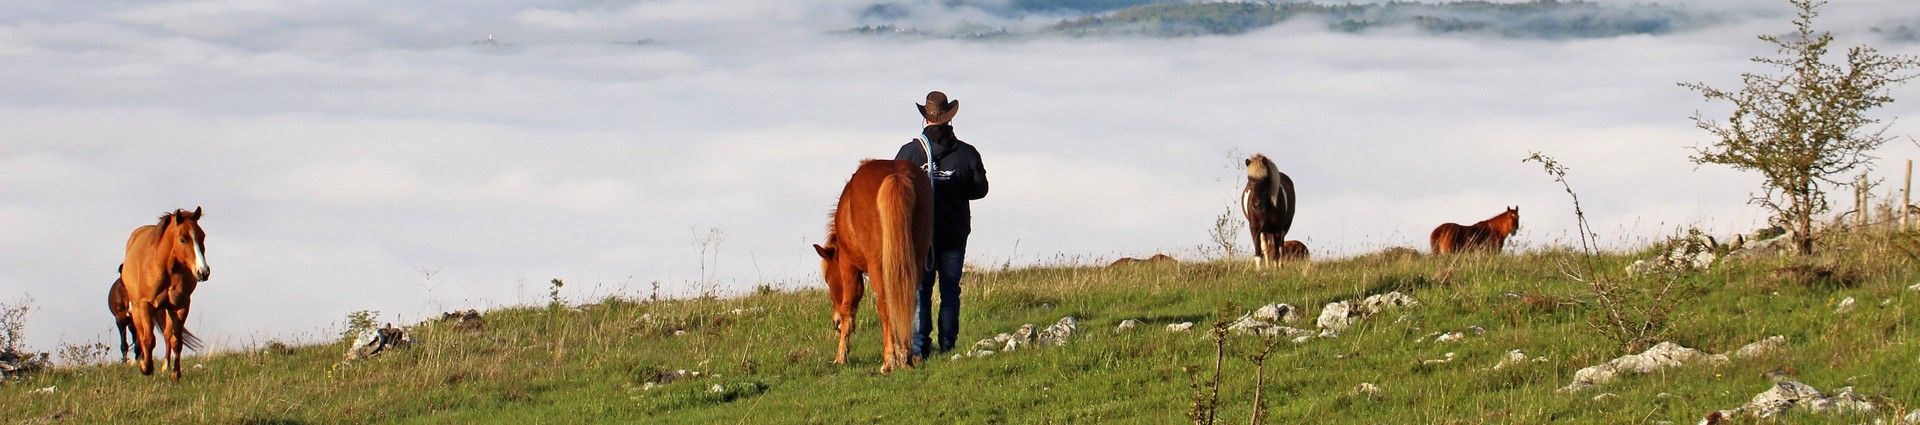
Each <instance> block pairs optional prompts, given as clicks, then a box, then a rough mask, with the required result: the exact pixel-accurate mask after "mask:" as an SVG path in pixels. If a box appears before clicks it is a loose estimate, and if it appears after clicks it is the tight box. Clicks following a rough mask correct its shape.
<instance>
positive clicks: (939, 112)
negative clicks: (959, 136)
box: [913, 91, 960, 124]
mask: <svg viewBox="0 0 1920 425" xmlns="http://www.w3.org/2000/svg"><path fill="white" fill-rule="evenodd" d="M913 107H914V108H917V109H919V110H920V116H921V117H923V118H926V119H927V122H931V123H934V124H946V123H948V122H950V121H953V116H954V115H955V114H958V113H960V101H958V100H954V101H948V100H947V94H946V93H941V92H938V91H931V92H927V104H925V105H921V104H917V103H916V104H914V105H913Z"/></svg>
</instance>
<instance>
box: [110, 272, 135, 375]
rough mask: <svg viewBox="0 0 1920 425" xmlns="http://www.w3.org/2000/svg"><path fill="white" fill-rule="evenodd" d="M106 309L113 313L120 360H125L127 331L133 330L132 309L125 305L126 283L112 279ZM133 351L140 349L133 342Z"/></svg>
mask: <svg viewBox="0 0 1920 425" xmlns="http://www.w3.org/2000/svg"><path fill="white" fill-rule="evenodd" d="M107 311H108V312H112V313H113V327H114V328H115V329H117V330H119V332H120V361H123V362H124V361H127V358H128V357H127V333H128V332H131V331H133V311H132V310H130V309H129V307H128V306H127V283H126V282H123V281H121V280H120V279H118V278H115V279H113V287H112V288H108V289H107ZM133 347H134V348H133V351H140V346H139V345H138V344H135V345H134V346H133Z"/></svg>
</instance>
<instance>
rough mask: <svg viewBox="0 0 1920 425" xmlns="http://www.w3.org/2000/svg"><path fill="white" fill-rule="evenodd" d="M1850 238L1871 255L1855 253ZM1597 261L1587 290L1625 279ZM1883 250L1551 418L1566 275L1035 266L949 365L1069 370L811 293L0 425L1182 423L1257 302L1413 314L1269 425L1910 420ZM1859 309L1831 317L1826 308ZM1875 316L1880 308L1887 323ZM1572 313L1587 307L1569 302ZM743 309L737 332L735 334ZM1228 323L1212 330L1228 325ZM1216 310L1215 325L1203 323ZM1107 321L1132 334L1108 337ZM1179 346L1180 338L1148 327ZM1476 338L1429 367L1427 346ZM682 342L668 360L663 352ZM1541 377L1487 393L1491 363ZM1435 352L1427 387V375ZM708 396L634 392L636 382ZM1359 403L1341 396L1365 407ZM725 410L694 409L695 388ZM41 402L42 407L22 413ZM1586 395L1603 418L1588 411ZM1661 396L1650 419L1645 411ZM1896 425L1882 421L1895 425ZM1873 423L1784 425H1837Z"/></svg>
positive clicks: (69, 382) (1903, 336)
mask: <svg viewBox="0 0 1920 425" xmlns="http://www.w3.org/2000/svg"><path fill="white" fill-rule="evenodd" d="M1865 239H1871V238H1865ZM1645 255H1646V253H1636V254H1634V255H1609V256H1606V257H1604V258H1603V259H1602V263H1603V265H1602V267H1603V268H1604V270H1607V271H1608V273H1612V274H1617V271H1618V270H1620V269H1621V268H1622V267H1624V266H1625V264H1626V263H1628V262H1630V261H1631V260H1632V258H1635V257H1640V256H1645ZM1906 258H1907V257H1905V256H1902V255H1900V254H1898V252H1897V250H1895V249H1894V248H1892V244H1891V243H1883V242H1873V241H1868V242H1858V243H1854V244H1852V245H1847V246H1845V247H1842V248H1838V249H1835V250H1833V253H1832V254H1828V255H1825V256H1822V257H1819V258H1813V259H1799V260H1795V259H1767V260H1751V261H1732V262H1725V263H1722V265H1720V266H1718V267H1716V268H1715V269H1714V270H1713V271H1711V272H1708V273H1705V274H1701V275H1697V276H1693V277H1690V278H1687V279H1686V280H1685V281H1684V282H1683V285H1682V287H1683V289H1682V291H1683V292H1682V296H1681V299H1682V305H1681V306H1680V308H1679V310H1678V311H1677V312H1676V315H1675V320H1674V322H1673V327H1672V329H1671V332H1670V333H1669V334H1668V336H1669V338H1667V339H1668V340H1671V341H1675V342H1678V343H1681V344H1683V345H1686V346H1689V347H1695V348H1699V349H1702V350H1706V351H1710V352H1716V353H1717V352H1724V351H1728V350H1732V349H1734V348H1738V347H1740V346H1741V345H1744V344H1747V343H1749V342H1753V341H1756V340H1759V339H1761V338H1764V337H1766V336H1769V335H1785V336H1786V338H1787V341H1788V345H1787V349H1786V350H1784V351H1783V352H1780V353H1777V354H1773V355H1769V356H1763V357H1761V358H1756V359H1748V360H1735V361H1732V362H1730V363H1728V364H1725V365H1720V366H1712V365H1695V366H1689V367H1685V368H1680V369H1673V370H1670V371H1666V372H1662V373H1655V374H1649V375H1638V376H1627V377H1624V378H1622V379H1620V380H1618V381H1615V382H1613V383H1611V384H1608V385H1606V386H1603V387H1602V388H1601V389H1599V390H1597V391H1589V392H1584V393H1579V394H1559V393H1556V392H1555V391H1554V390H1555V389H1557V388H1559V387H1561V386H1564V385H1566V384H1567V383H1568V382H1569V381H1570V380H1571V379H1572V376H1573V373H1574V371H1575V370H1578V369H1580V368H1582V367H1585V366H1588V365H1592V364H1595V363H1599V362H1603V361H1605V360H1607V359H1610V358H1613V357H1617V356H1619V355H1621V354H1624V351H1623V348H1622V347H1620V346H1619V344H1616V343H1613V342H1611V341H1609V340H1606V339H1604V338H1602V337H1600V336H1598V334H1596V333H1594V332H1593V331H1591V330H1590V329H1589V327H1588V324H1587V323H1588V322H1587V319H1586V318H1587V317H1588V316H1589V314H1590V313H1592V311H1590V310H1589V309H1590V308H1591V307H1585V306H1574V307H1566V308H1560V309H1557V310H1550V309H1537V308H1529V307H1526V306H1524V305H1520V304H1518V303H1516V302H1515V301H1513V300H1512V299H1511V298H1507V297H1503V296H1502V294H1503V293H1506V292H1518V293H1525V294H1542V295H1551V296H1557V297H1566V298H1572V299H1586V298H1587V297H1585V296H1584V295H1583V294H1584V293H1585V288H1584V287H1583V286H1580V285H1579V284H1577V283H1575V282H1572V281H1570V280H1568V279H1567V278H1565V277H1564V276H1563V275H1562V274H1561V272H1560V268H1561V266H1562V264H1565V263H1569V262H1572V261H1575V259H1576V257H1574V256H1573V255H1572V254H1570V253H1567V252H1538V253H1526V254H1518V255H1507V256H1498V257H1456V258H1421V259H1414V260H1385V259H1378V258H1361V259H1352V260H1342V261H1331V262H1320V263H1314V264H1311V265H1304V266H1302V265H1295V266H1292V267H1288V268H1285V269H1282V270H1277V271H1267V272H1261V271H1254V270H1250V269H1249V268H1248V267H1247V264H1245V263H1242V262H1235V263H1207V264H1184V265H1178V266H1154V265H1148V266H1139V267H1125V268H1117V269H1109V268H1096V267H1042V268H1031V269H1020V270H1009V271H995V272H975V273H973V274H971V275H969V277H968V278H967V281H966V283H965V307H964V308H963V315H962V324H963V334H962V338H961V345H962V346H967V345H970V343H971V342H972V341H974V340H978V339H981V338H986V337H990V336H992V335H993V334H995V333H999V332H1009V331H1012V330H1013V329H1015V328H1017V327H1019V326H1020V325H1021V324H1025V323H1033V324H1035V325H1038V326H1043V327H1044V326H1046V325H1047V324H1050V323H1052V322H1054V321H1055V320H1058V319H1059V318H1060V317H1062V316H1074V317H1076V318H1078V319H1079V320H1080V324H1081V325H1080V332H1079V333H1078V334H1077V335H1076V336H1075V338H1074V341H1073V342H1072V343H1071V344H1070V345H1067V346H1063V347H1051V348H1039V349H1034V350H1030V351H1019V352H1012V353H1001V354H996V355H993V356H989V357H985V358H978V359H963V360H958V361H955V360H949V359H948V358H946V357H944V356H943V357H938V358H935V359H933V360H931V361H929V362H927V363H926V364H925V365H924V366H923V367H919V368H916V369H911V370H906V371H902V372H897V373H893V374H891V375H881V374H879V373H878V366H879V365H878V362H879V348H878V344H877V343H878V339H877V338H878V337H877V335H876V333H875V332H876V331H877V329H878V328H879V327H878V325H877V324H876V323H874V314H873V310H872V307H870V305H871V304H870V301H869V304H867V305H863V306H862V309H861V313H860V314H861V322H862V325H861V329H860V332H859V334H858V335H857V339H856V340H855V342H856V346H855V350H854V353H853V354H854V355H853V364H851V365H846V366H837V365H832V364H829V363H828V362H829V360H830V359H831V358H832V351H833V344H834V337H833V333H832V332H831V331H830V330H829V328H828V326H829V325H828V317H829V315H828V308H827V307H828V305H827V299H826V295H825V293H824V292H823V291H820V290H809V291H801V292H795V293H768V294H758V295H752V296H747V297H743V298H737V299H720V300H678V301H660V302H636V301H626V300H617V299H610V300H607V301H605V302H600V303H596V304H592V305H586V306H581V307H580V308H578V309H574V310H549V309H546V308H515V309H505V310H497V311H491V312H487V313H486V316H485V318H486V327H485V329H483V330H480V331H471V332H470V331H462V330H456V329H453V328H452V327H451V326H450V325H446V324H431V323H430V324H423V325H420V326H417V327H415V328H414V329H413V331H414V333H415V335H416V336H417V337H418V338H420V339H421V340H423V341H424V344H423V345H420V346H417V347H414V348H412V349H408V350H405V351H398V352H393V353H390V354H387V355H383V356H380V357H377V358H374V359H372V360H368V361H363V362H359V363H354V364H352V365H349V366H339V367H336V363H337V362H338V361H339V360H340V354H341V352H342V350H343V348H344V347H343V346H342V345H340V344H337V343H336V344H327V345H316V346H306V347H296V348H295V349H294V350H293V351H292V352H291V353H290V354H288V353H283V354H274V353H268V352H265V351H264V350H263V351H262V352H251V353H231V354H220V355H214V356H203V357H195V358H191V359H189V360H187V362H186V363H188V364H195V363H199V364H204V365H205V366H206V367H205V368H204V369H197V370H189V371H188V372H187V374H186V376H185V378H184V379H183V380H182V381H181V382H180V383H178V384H172V383H168V382H167V381H166V380H165V379H163V378H147V377H142V376H139V374H138V373H137V372H136V371H135V370H133V369H132V368H131V367H128V366H125V365H105V366H91V367H77V368H62V369H58V370H55V371H52V372H48V373H43V374H40V375H36V376H32V377H29V378H27V379H24V380H21V381H17V382H12V383H8V384H4V385H0V412H5V414H4V418H0V420H6V421H24V422H38V421H46V420H50V419H51V420H53V422H69V421H71V422H90V423H130V422H167V423H173V422H189V423H364V422H407V423H475V422H484V423H581V422H627V423H632V422H646V423H702V424H705V423H756V424H758V423H832V424H839V423H943V424H944V423H1020V424H1026V423H1179V422H1186V421H1188V420H1187V419H1186V414H1187V412H1189V411H1190V410H1191V407H1192V400H1193V395H1194V390H1195V388H1196V387H1195V385H1196V383H1197V382H1199V381H1200V380H1201V379H1202V377H1205V376H1210V374H1211V364H1212V358H1213V357H1212V356H1213V349H1214V348H1213V343H1212V341H1211V340H1209V339H1207V338H1205V337H1204V336H1203V335H1204V332H1202V331H1203V330H1204V328H1205V327H1206V326H1207V324H1208V323H1209V322H1212V321H1215V320H1220V319H1223V318H1224V319H1228V320H1231V319H1232V318H1234V317H1237V316H1238V315H1239V314H1241V313H1243V312H1245V311H1247V310H1250V309H1252V308H1255V307H1258V306H1260V305H1264V304H1267V303H1275V302H1280V303H1288V304H1292V305H1295V306H1299V307H1302V308H1304V309H1305V310H1306V311H1305V313H1306V314H1305V315H1304V316H1305V317H1304V320H1303V322H1302V323H1300V324H1297V325H1296V326H1300V327H1310V326H1311V321H1312V318H1313V317H1314V316H1315V315H1317V314H1318V313H1319V310H1320V307H1321V306H1322V305H1324V304H1325V303H1327V302H1329V301H1336V300H1344V299H1350V298H1356V297H1360V296H1364V295H1367V294H1372V293H1378V292H1381V291H1385V290H1401V291H1405V292H1406V293H1408V294H1410V295H1412V296H1414V297H1415V298H1418V299H1419V300H1420V301H1421V303H1422V305H1420V306H1416V307H1412V308H1407V309H1402V310H1393V311H1389V312H1387V313H1384V314H1382V315H1380V316H1376V317H1374V318H1373V319H1370V320H1368V321H1366V322H1364V323H1362V324H1360V325H1358V326H1357V327H1355V328H1354V329H1351V330H1349V331H1348V332H1346V333H1345V334H1343V335H1341V336H1340V337H1338V338H1334V339H1316V340H1313V341H1310V342H1307V343H1304V344H1292V343H1285V342H1283V343H1281V344H1280V345H1279V346H1278V348H1277V349H1276V350H1275V352H1274V354H1273V357H1272V359H1271V360H1270V361H1269V364H1268V366H1267V372H1268V375H1269V376H1268V378H1267V379H1268V381H1267V385H1266V386H1265V393H1266V398H1267V400H1268V403H1267V404H1268V408H1269V409H1270V415H1271V417H1270V420H1271V422H1272V423H1326V422H1336V423H1489V422H1491V423H1545V422H1576V423H1651V422H1657V421H1673V422H1674V423H1693V422H1695V421H1698V420H1699V418H1700V417H1701V416H1702V415H1704V414H1706V413H1707V412H1710V411H1712V410H1716V409H1726V408H1731V407H1734V406H1738V405H1740V404H1742V403H1744V402H1745V401H1746V400H1748V399H1749V398H1751V397H1753V395H1754V394H1756V393H1759V392H1761V391H1763V390H1766V389H1767V388H1768V386H1769V381H1768V379H1767V378H1766V377H1765V376H1764V374H1765V373H1767V372H1768V371H1772V370H1776V369H1786V370H1791V371H1793V372H1794V373H1795V375H1796V376H1797V377H1798V379H1800V380H1801V381H1803V382H1806V383H1808V384H1810V385H1813V386H1815V387H1818V388H1819V389H1821V390H1822V391H1831V390H1833V389H1835V388H1838V387H1841V386H1853V387H1854V388H1855V389H1856V390H1857V391H1859V392H1861V393H1863V394H1867V395H1873V396H1879V397H1885V398H1886V400H1888V401H1892V402H1895V403H1914V404H1915V405H1916V406H1920V380H1917V379H1914V377H1915V376H1916V374H1915V372H1914V371H1915V370H1916V369H1917V368H1920V344H1916V336H1917V335H1920V332H1916V325H1920V315H1916V314H1914V313H1911V312H1912V311H1916V310H1920V293H1917V292H1912V291H1907V290H1906V289H1905V288H1906V286H1907V285H1910V284H1912V283H1913V281H1914V279H1915V278H1916V275H1915V273H1914V270H1913V267H1912V266H1913V263H1912V262H1911V261H1909V260H1907V259H1906ZM1802 263H1812V264H1823V265H1829V266H1834V267H1838V268H1842V269H1844V270H1851V271H1854V272H1857V273H1858V274H1859V275H1860V276H1862V277H1864V278H1863V279H1861V280H1858V281H1856V282H1852V283H1850V284H1816V285H1806V284H1800V283H1795V282H1786V281H1782V280H1780V279H1778V278H1775V277H1774V276H1773V270H1774V269H1776V268H1778V267H1781V266H1783V265H1788V264H1802ZM1845 297H1854V298H1856V299H1858V300H1859V303H1860V305H1859V308H1858V309H1856V310H1855V311H1854V312H1852V313H1850V314H1846V315H1836V314H1835V313H1834V312H1833V308H1834V306H1835V304H1836V303H1837V302H1838V301H1839V300H1840V299H1842V298H1845ZM1883 300H1891V302H1890V303H1889V304H1887V305H1884V306H1883V305H1882V304H1881V303H1882V301H1883ZM1588 305H1591V303H1589V304H1588ZM736 308H739V309H758V310H757V312H750V313H749V314H734V313H732V310H733V309H736ZM1229 308H1230V309H1229ZM1223 311H1225V313H1223ZM1125 319H1141V320H1144V321H1145V322H1147V325H1145V326H1142V327H1140V328H1139V329H1137V330H1135V331H1133V332H1131V333H1124V334H1116V333H1114V332H1113V331H1112V330H1113V328H1114V326H1115V325H1116V324H1118V323H1119V322H1120V321H1122V320H1125ZM1183 321H1193V322H1197V323H1198V325H1197V326H1196V327H1195V332H1188V333H1168V332H1166V331H1164V329H1163V325H1165V324H1168V323H1175V322H1183ZM1475 325H1477V326H1481V327H1484V328H1485V329H1486V330H1487V332H1486V333H1485V334H1484V335H1477V336H1472V337H1470V338H1468V339H1467V340H1465V341H1464V342H1459V343H1451V344H1439V343H1433V342H1419V343H1416V342H1415V340H1417V339H1420V338H1421V337H1423V336H1426V335H1429V334H1431V333H1433V332H1440V331H1454V330H1465V329H1466V328H1468V327H1469V326H1475ZM676 330H680V331H685V334H684V335H680V336H675V335H674V333H675V332H674V331H676ZM1258 343H1259V340H1258V339H1255V338H1252V337H1236V338H1232V339H1230V340H1229V344H1228V346H1227V348H1228V358H1227V360H1226V363H1225V367H1224V368H1223V371H1222V374H1223V380H1222V381H1223V382H1222V383H1221V389H1220V392H1221V405H1220V408H1219V417H1220V419H1221V421H1222V422H1224V423H1241V422H1246V421H1247V420H1248V418H1249V416H1250V415H1251V413H1252V408H1251V400H1252V393H1253V388H1252V387H1253V381H1254V379H1253V365H1252V364H1251V363H1250V362H1249V361H1248V360H1247V359H1246V357H1247V356H1248V355H1250V354H1252V353H1253V352H1254V350H1256V349H1257V344H1258ZM1513 349H1520V350H1523V351H1524V352H1526V353H1527V354H1528V355H1529V356H1532V357H1536V358H1545V359H1547V360H1546V361H1544V362H1539V363H1527V364H1525V365H1522V366H1519V367H1514V368H1507V369H1503V370H1498V371H1495V370H1491V366H1492V365H1493V364H1494V363H1496V362H1498V361H1499V360H1500V359H1501V358H1502V357H1504V356H1505V353H1506V352H1507V351H1508V350H1513ZM1448 352H1453V353H1455V354H1456V360H1454V361H1453V362H1452V363H1448V364H1440V365H1422V364H1421V360H1423V359H1437V358H1441V357H1442V356H1444V355H1445V353H1448ZM674 369H689V370H697V371H701V372H704V373H707V374H708V375H707V376H704V377H701V378H698V379H693V380H689V381H682V382H675V383H671V384H667V385H665V386H663V387H660V388H656V389H652V390H643V389H642V386H643V385H644V384H645V382H648V381H649V380H650V379H651V378H652V377H653V376H655V374H657V373H659V372H661V371H669V370H674ZM1362 382H1370V383H1375V384H1378V385H1380V386H1381V387H1383V388H1384V389H1385V393H1384V394H1383V395H1382V396H1380V397H1378V398H1369V397H1363V396H1355V395H1352V394H1351V391H1352V389H1353V388H1354V387H1355V386H1356V385H1358V384H1360V383H1362ZM716 384H717V385H720V386H721V387H722V389H723V391H721V392H720V393H712V392H710V391H709V389H710V388H711V387H712V386H714V385H716ZM47 386H57V387H58V389H59V390H58V391H57V392H55V393H53V394H33V393H29V391H30V390H32V389H36V388H43V387H47ZM1600 393H1613V394H1617V395H1618V396H1619V397H1618V398H1617V399H1613V400H1611V401H1604V402H1596V401H1594V400H1593V397H1594V396H1595V395H1597V394H1600ZM1663 393H1664V394H1666V396H1661V394H1663ZM1916 406H1903V407H1901V409H1902V411H1903V412H1904V411H1906V410H1910V409H1913V408H1915V407H1916ZM1873 418H1875V417H1859V416H1830V417H1812V416H1801V417H1796V418H1794V419H1795V422H1803V421H1804V422H1814V423H1828V422H1830V423H1858V422H1871V420H1872V419H1873Z"/></svg>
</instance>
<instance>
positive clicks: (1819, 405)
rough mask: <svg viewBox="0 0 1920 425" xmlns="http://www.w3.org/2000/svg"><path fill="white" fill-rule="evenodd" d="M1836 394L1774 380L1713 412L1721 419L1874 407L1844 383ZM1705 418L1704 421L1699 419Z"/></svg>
mask: <svg viewBox="0 0 1920 425" xmlns="http://www.w3.org/2000/svg"><path fill="white" fill-rule="evenodd" d="M1836 392H1837V394H1834V395H1831V396H1829V395H1826V394H1822V393H1820V390H1817V389H1814V388H1813V386H1811V385H1807V384H1803V383H1800V382H1798V381H1794V380H1783V381H1780V382H1775V383H1774V384H1773V388H1770V389H1767V391H1765V392H1761V393H1760V394H1759V395H1755V396H1753V400H1751V401H1748V402H1747V404H1745V405H1742V406H1740V407H1736V408H1733V409H1728V410H1721V411H1719V412H1717V413H1718V414H1719V415H1720V416H1721V417H1722V418H1723V419H1728V418H1733V417H1737V416H1747V417H1753V418H1760V419H1769V418H1779V417H1781V416H1782V415H1785V414H1787V413H1788V412H1789V411H1792V410H1796V409H1805V410H1806V411H1808V412H1812V413H1864V412H1872V411H1873V410H1874V405H1873V403H1871V402H1869V401H1867V399H1866V398H1865V397H1861V396H1860V395H1859V394H1855V393H1854V392H1853V387H1845V388H1841V389H1839V390H1837V391H1836ZM1702 422H1706V421H1702Z"/></svg>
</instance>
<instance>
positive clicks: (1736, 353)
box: [1727, 335, 1787, 359]
mask: <svg viewBox="0 0 1920 425" xmlns="http://www.w3.org/2000/svg"><path fill="white" fill-rule="evenodd" d="M1785 345H1787V337H1786V336H1782V335H1774V336H1770V337H1767V338H1766V339H1762V340H1759V341H1754V342H1753V343H1752V344H1747V345H1746V346H1743V347H1740V349H1738V350H1733V352H1730V353H1727V357H1732V358H1736V359H1751V358H1754V357H1759V356H1762V355H1766V354H1768V353H1772V352H1775V351H1779V350H1780V348H1781V347H1783V346H1785Z"/></svg>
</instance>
